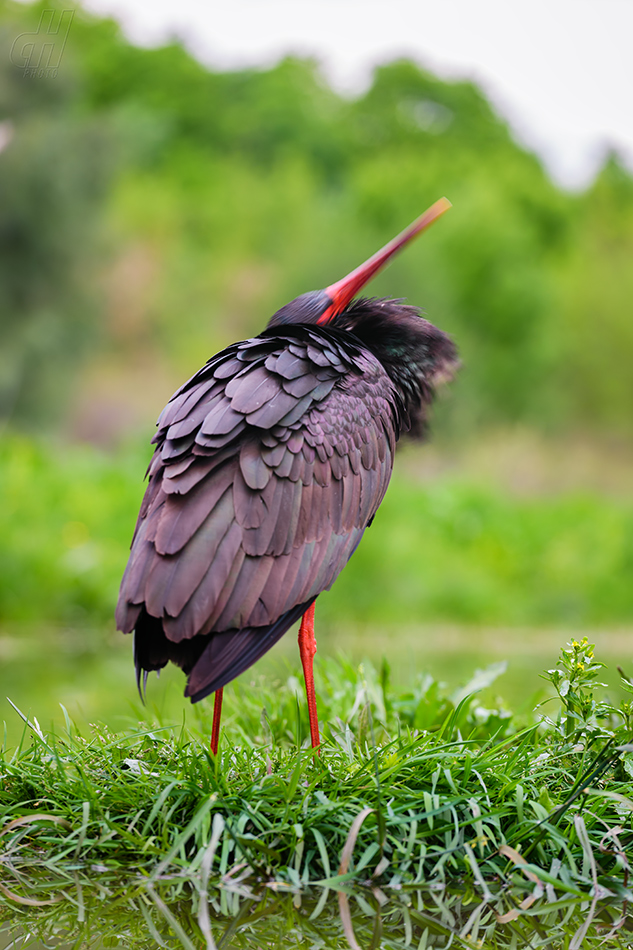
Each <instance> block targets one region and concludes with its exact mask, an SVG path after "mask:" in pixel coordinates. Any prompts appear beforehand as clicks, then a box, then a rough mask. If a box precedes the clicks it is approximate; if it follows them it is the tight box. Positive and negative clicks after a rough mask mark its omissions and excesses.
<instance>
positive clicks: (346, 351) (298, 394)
mask: <svg viewBox="0 0 633 950" xmlns="http://www.w3.org/2000/svg"><path fill="white" fill-rule="evenodd" d="M372 260H373V259H372ZM355 273H356V272H355ZM341 284H342V282H341ZM338 286H339V285H333V288H328V291H320V292H318V293H316V294H306V295H304V296H303V297H300V298H298V299H297V300H296V301H293V302H292V303H291V304H288V305H287V306H286V307H284V308H282V310H280V311H278V313H277V314H275V315H274V316H273V318H272V319H271V320H270V323H269V325H268V327H267V328H266V329H265V330H264V331H263V332H262V333H261V334H260V335H259V336H257V337H255V338H253V339H250V340H245V341H243V342H241V343H235V344H234V345H232V346H230V347H228V348H227V349H225V350H223V351H222V352H221V353H218V354H217V355H216V356H214V357H212V359H210V360H209V361H208V363H207V364H206V365H205V366H204V367H203V368H202V369H201V370H200V371H199V372H198V373H196V375H195V376H193V377H192V378H191V379H190V380H189V381H188V382H187V383H185V385H184V386H183V387H182V388H181V389H179V390H178V392H177V393H175V395H174V396H173V397H172V399H171V400H170V401H169V403H168V404H167V406H166V407H165V409H164V410H163V412H162V414H161V416H160V418H159V420H158V432H157V434H156V436H155V437H154V440H153V441H154V442H155V443H156V449H155V453H154V456H153V458H152V461H151V463H150V466H149V469H148V475H149V484H148V487H147V491H146V493H145V498H144V500H143V504H142V507H141V511H140V514H139V518H138V522H137V525H136V531H135V534H134V538H133V541H132V550H131V554H130V559H129V562H128V565H127V568H126V571H125V574H124V577H123V581H122V584H121V592H120V596H119V602H118V606H117V612H116V620H117V625H118V627H119V629H121V630H122V631H124V632H126V633H127V632H130V631H132V630H135V632H136V635H135V662H136V668H137V675H138V676H139V677H140V673H141V671H142V670H143V671H146V672H147V671H150V670H159V669H160V668H161V667H163V666H165V664H166V663H168V662H169V661H170V660H171V661H173V662H174V663H177V664H178V665H179V666H180V667H181V668H182V669H183V670H184V672H185V673H186V674H187V676H188V681H187V688H186V692H185V695H187V696H189V697H190V698H191V700H192V701H193V702H197V701H198V700H199V699H202V698H203V697H204V696H207V695H208V694H209V693H212V692H214V691H216V690H218V689H220V688H221V687H223V686H224V685H225V684H226V683H228V682H229V681H230V680H232V679H233V678H234V677H235V676H237V675H238V674H239V673H241V672H242V671H243V670H245V669H246V668H247V667H248V666H250V665H251V664H252V663H254V662H255V660H257V659H258V658H259V657H260V656H261V655H262V654H263V653H265V652H266V650H268V649H269V648H270V647H271V646H272V645H273V644H274V643H275V642H276V641H277V640H278V639H279V638H280V637H281V636H282V635H283V633H284V632H285V631H286V630H287V629H288V628H289V627H290V626H291V625H292V624H293V623H294V622H295V621H296V620H297V619H299V617H301V616H302V614H304V613H305V612H306V610H307V609H308V608H309V607H310V605H311V604H312V603H313V602H314V600H315V598H316V597H317V596H318V595H319V594H320V593H321V591H323V590H327V589H328V588H329V587H330V586H331V585H332V583H333V582H334V580H335V579H336V577H337V576H338V574H339V573H340V571H341V570H342V569H343V567H344V566H345V564H346V563H347V561H348V560H349V558H350V556H351V555H352V553H353V552H354V550H355V549H356V547H357V545H358V543H359V541H360V539H361V537H362V535H363V532H364V530H365V528H366V527H367V526H368V525H369V524H370V522H371V520H372V519H373V517H374V515H375V513H376V510H377V508H378V506H379V505H380V502H381V501H382V498H383V496H384V494H385V491H386V489H387V485H388V483H389V479H390V477H391V471H392V466H393V458H394V452H395V445H396V442H397V440H398V438H399V436H400V434H401V433H402V432H405V431H410V432H411V433H412V434H414V435H417V436H419V435H420V434H421V433H422V431H423V426H424V421H425V417H426V410H427V408H428V406H429V404H430V402H431V400H432V397H433V392H434V387H435V385H436V384H437V382H438V381H439V380H441V379H443V378H445V377H447V376H450V374H451V373H452V371H453V369H454V367H455V365H456V354H455V348H454V346H453V344H452V342H451V340H450V339H449V338H448V337H447V336H446V335H445V334H444V333H442V332H441V331H440V330H437V329H436V328H435V327H433V326H432V325H431V324H430V323H428V322H427V321H426V320H424V319H422V317H421V316H420V315H419V312H418V311H417V310H416V309H415V308H414V307H410V306H406V305H404V304H403V303H401V302H399V301H395V300H376V299H374V300H367V299H359V300H356V301H355V302H353V303H350V304H349V305H345V306H343V307H342V308H338V309H337V307H335V306H334V304H336V303H337V298H336V295H335V293H334V290H335V289H336V288H337V287H338ZM333 301H334V304H333ZM328 308H329V310H328ZM332 310H333V312H330V311H332ZM324 314H326V316H325V317H324Z"/></svg>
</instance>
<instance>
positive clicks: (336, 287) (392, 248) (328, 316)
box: [268, 198, 451, 327]
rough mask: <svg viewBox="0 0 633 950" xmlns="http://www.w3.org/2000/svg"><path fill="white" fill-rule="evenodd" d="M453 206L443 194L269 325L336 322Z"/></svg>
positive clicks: (291, 303)
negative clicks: (361, 259) (373, 250)
mask: <svg viewBox="0 0 633 950" xmlns="http://www.w3.org/2000/svg"><path fill="white" fill-rule="evenodd" d="M450 207H451V203H450V201H448V199H447V198H440V199H439V201H436V202H435V204H434V205H431V207H430V208H429V209H428V210H427V211H425V212H424V214H422V215H420V217H419V218H416V220H415V221H414V222H413V224H410V225H409V227H408V228H405V230H404V231H402V232H401V233H400V234H399V235H398V236H397V237H395V238H394V239H393V240H392V241H389V243H388V244H385V246H384V247H383V248H381V249H380V250H379V251H377V252H376V253H375V254H373V255H372V256H371V257H370V258H369V260H367V261H365V263H364V264H361V265H360V267H357V268H356V269H355V270H353V271H352V272H351V274H348V275H347V277H343V279H342V280H339V281H337V282H336V283H335V284H330V286H329V287H326V288H325V290H311V291H309V292H308V293H307V294H301V296H300V297H295V299H294V300H291V301H290V303H287V304H286V305H285V306H284V307H282V308H281V309H280V310H278V311H277V313H275V314H273V316H272V317H271V318H270V321H269V323H268V326H269V327H276V326H282V325H284V324H289V323H316V324H318V325H319V326H327V325H328V324H329V325H333V326H336V318H337V317H338V316H339V315H341V314H343V313H344V311H345V310H346V308H347V307H348V306H349V304H351V302H352V300H353V299H354V297H355V296H356V294H357V293H358V292H359V291H360V290H362V288H363V287H364V286H365V284H367V283H369V281H370V280H371V279H372V277H375V276H376V274H377V273H378V272H379V271H381V270H382V269H383V267H385V266H386V265H387V264H388V263H389V261H390V260H391V258H392V257H394V256H395V255H396V254H397V253H398V252H399V251H401V250H402V248H403V247H405V246H406V245H407V244H408V243H409V242H410V241H412V240H413V238H414V237H417V235H418V234H421V233H422V231H425V230H426V229H427V228H428V227H430V225H431V224H433V222H434V221H437V219H438V218H439V217H440V216H441V215H442V214H444V212H445V211H448V209H449V208H450Z"/></svg>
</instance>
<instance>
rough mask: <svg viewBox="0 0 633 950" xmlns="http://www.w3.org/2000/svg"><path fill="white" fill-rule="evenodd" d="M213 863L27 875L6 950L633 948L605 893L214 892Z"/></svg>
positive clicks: (623, 912) (241, 879) (231, 882)
mask: <svg viewBox="0 0 633 950" xmlns="http://www.w3.org/2000/svg"><path fill="white" fill-rule="evenodd" d="M206 863H207V868H205V867H204V864H205V862H204V861H203V866H201V867H199V868H198V869H197V871H196V872H195V873H189V874H183V875H165V876H163V875H159V876H158V877H155V876H154V875H151V876H150V877H147V876H146V875H143V876H141V875H138V874H137V875H129V876H122V875H120V874H117V873H113V871H112V869H106V868H105V867H100V866H99V865H94V866H93V867H92V868H91V869H90V874H89V876H87V875H86V869H85V868H81V869H80V868H74V869H73V867H72V865H68V868H67V874H66V876H65V877H63V878H60V877H59V876H58V875H55V876H54V877H53V876H51V877H47V876H46V875H45V874H42V873H38V874H37V875H34V876H33V877H29V875H28V874H24V872H23V871H22V872H21V873H20V874H19V881H18V882H16V884H15V885H14V888H15V889H14V890H12V889H11V888H10V887H8V886H7V885H6V884H0V891H1V894H2V896H1V898H0V921H2V933H1V934H0V950H9V948H11V950H18V948H22V947H27V946H28V947H32V948H40V947H42V948H43V947H47V948H49V947H52V946H54V947H56V948H58V950H66V948H68V950H70V948H71V947H72V948H73V950H78V948H80V947H86V948H88V947H89V948H94V950H101V948H106V947H114V946H122V947H126V948H130V950H137V948H138V950H141V948H142V950H146V948H149V947H155V946H159V947H167V948H170V950H171V948H175V950H180V948H184V950H200V948H203V950H226V948H229V947H231V948H240V950H263V948H271V950H272V948H277V947H282V946H284V947H285V946H296V947H310V948H314V950H320V948H328V950H329V948H333V950H337V948H342V950H350V948H351V950H361V948H362V950H369V948H372V950H378V948H385V950H387V948H389V950H390V948H394V950H395V948H404V947H411V948H416V950H425V948H432V947H433V948H443V950H448V948H449V947H469V948H473V947H481V948H489V947H490V948H498V950H505V948H507V950H515V948H524V947H539V948H541V947H551V948H557V950H558V948H560V947H562V946H565V947H568V948H569V950H579V948H583V950H584V948H591V947H598V946H602V945H604V944H605V943H607V944H609V945H611V946H613V945H617V946H620V947H632V946H633V917H631V916H628V915H627V904H626V899H624V901H623V900H622V899H621V898H620V899H619V898H618V897H617V895H615V894H614V893H613V892H609V891H607V890H606V889H604V888H601V887H600V885H599V884H597V886H596V888H595V889H594V892H593V894H590V895H584V896H583V897H582V898H580V897H578V896H577V895H573V894H571V893H570V892H569V891H565V890H564V889H558V890H555V889H554V888H553V887H551V886H548V887H544V886H543V885H542V884H541V883H540V882H537V883H536V884H534V882H530V881H527V880H526V885H529V886H527V887H526V888H525V889H524V890H523V893H518V892H517V893H516V894H509V893H508V889H507V887H502V886H500V885H498V886H496V887H495V886H494V885H490V886H489V885H485V886H484V887H482V888H479V889H478V890H479V893H476V892H474V891H473V890H472V889H471V888H468V889H461V890H460V889H459V888H455V887H453V886H451V887H449V886H447V885H446V884H444V883H443V882H440V881H438V882H435V883H434V884H431V885H428V886H426V887H423V888H420V887H407V886H405V885H401V884H399V883H398V882H397V881H394V880H393V879H392V881H391V883H390V884H388V885H387V884H384V883H382V884H381V885H380V886H379V885H378V884H376V883H372V882H371V881H368V882H366V883H365V884H364V885H363V886H358V885H353V886H350V885H347V884H345V882H340V883H337V884H334V885H333V886H329V887H322V888H319V887H314V886H313V887H309V888H302V887H301V886H296V885H295V884H291V883H284V882H280V881H275V882H268V883H262V882H260V881H255V880H253V872H252V870H251V869H249V868H248V867H246V866H245V865H242V866H241V867H240V866H239V865H237V866H235V867H233V868H232V869H231V870H230V872H228V873H227V874H225V875H224V877H223V879H221V880H214V881H211V880H209V873H208V868H209V867H210V865H211V862H210V861H207V862H206ZM5 880H6V877H5ZM509 900H510V903H512V904H514V909H513V910H511V911H509V912H508V911H507V907H508V903H509ZM502 911H503V912H504V913H502Z"/></svg>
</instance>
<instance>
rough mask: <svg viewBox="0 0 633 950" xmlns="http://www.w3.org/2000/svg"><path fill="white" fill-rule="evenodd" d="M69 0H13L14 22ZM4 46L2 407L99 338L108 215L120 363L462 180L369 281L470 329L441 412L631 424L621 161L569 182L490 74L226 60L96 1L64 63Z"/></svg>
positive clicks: (276, 292)
mask: <svg viewBox="0 0 633 950" xmlns="http://www.w3.org/2000/svg"><path fill="white" fill-rule="evenodd" d="M53 7H54V8H55V9H58V10H61V9H62V5H61V3H59V2H57V0H56V3H52V2H47V3H46V4H44V3H42V2H40V3H37V4H35V5H33V6H26V5H24V6H23V5H16V4H10V3H8V2H6V0H4V2H2V0H0V22H4V24H5V26H4V31H5V37H6V43H10V42H11V41H12V39H13V38H14V37H15V36H16V35H17V33H18V32H19V31H20V30H21V29H26V28H28V25H31V27H32V25H33V24H36V23H37V20H38V18H39V16H40V14H41V12H42V11H43V10H44V9H51V8H53ZM2 63H3V67H2V70H3V71H2V75H1V78H0V84H1V86H0V110H1V112H0V120H4V123H5V124H4V125H2V126H0V130H4V133H3V134H4V138H3V137H2V132H0V143H1V142H2V141H4V142H5V147H4V149H3V151H2V152H1V153H0V200H1V202H2V203H1V206H0V245H1V246H0V250H1V251H2V255H3V263H0V304H1V305H2V312H3V317H2V321H3V322H2V327H1V328H0V334H1V341H2V354H3V355H2V357H0V401H1V405H2V408H1V409H0V411H1V412H2V413H3V414H4V415H7V414H8V413H9V412H15V413H17V415H18V418H22V419H26V418H30V419H35V418H36V417H37V416H38V415H39V416H41V415H43V414H45V413H47V412H49V411H50V409H51V407H52V406H54V404H55V402H58V399H57V398H56V397H57V395H58V394H59V392H60V390H61V388H62V387H61V384H60V381H61V379H62V377H63V378H64V379H67V378H69V374H68V370H69V368H70V367H72V366H77V365H78V357H79V356H80V355H81V353H83V352H86V350H85V347H86V344H87V342H88V340H89V339H90V336H91V334H92V335H93V339H94V338H95V336H94V334H95V329H96V321H95V315H96V313H97V311H96V309H95V306H94V286H95V283H96V273H97V272H99V273H101V272H103V270H104V266H103V263H102V262H101V261H99V259H98V257H99V252H100V251H101V253H102V252H103V247H102V246H101V247H100V246H99V245H98V244H97V243H96V242H95V237H96V236H97V234H98V233H100V232H99V229H104V230H105V231H106V232H107V235H108V242H109V243H108V253H109V254H110V255H111V258H112V260H111V263H109V264H108V265H107V268H105V269H106V270H107V272H108V280H109V283H110V284H113V285H116V286H115V291H114V292H113V293H111V294H110V295H109V297H108V298H107V300H106V301H105V308H104V310H105V312H104V320H103V322H102V330H103V336H102V341H101V342H102V346H101V350H102V353H103V354H104V355H107V354H108V353H109V354H110V356H109V358H110V359H111V363H112V365H115V364H116V367H117V372H119V374H120V376H121V378H123V377H124V376H125V374H128V376H131V375H132V374H133V373H134V372H137V370H138V367H137V363H136V362H135V360H136V359H137V353H138V351H139V349H140V350H142V351H143V352H145V353H148V354H149V355H150V357H151V358H150V359H149V360H148V363H152V362H153V361H154V362H156V363H157V362H158V361H159V360H162V361H163V362H162V365H163V366H169V367H171V368H172V369H173V371H174V376H180V375H183V374H185V373H187V372H192V371H194V370H195V369H196V368H197V367H198V365H199V364H200V362H201V361H202V360H203V359H205V358H206V357H208V356H209V355H210V354H211V353H212V352H213V351H214V350H215V349H216V348H218V347H219V346H222V345H224V344H226V343H228V342H230V341H231V340H233V339H235V338H236V337H238V336H246V335H248V334H251V333H254V332H258V331H259V329H261V327H262V326H263V325H264V324H265V322H266V320H267V318H268V317H269V315H270V313H271V312H272V311H273V310H274V309H276V308H277V307H278V306H280V305H281V304H283V303H285V302H286V301H287V300H288V299H290V298H291V297H293V296H295V295H296V294H298V293H301V292H303V291H305V290H307V289H309V288H315V287H322V286H324V285H326V284H327V283H328V282H330V281H331V280H334V279H336V277H337V276H340V275H341V274H343V273H345V272H346V271H347V270H349V269H350V268H351V267H353V266H354V265H355V264H356V263H358V261H360V260H362V259H364V258H365V257H366V256H367V255H368V254H370V253H371V252H372V251H373V250H375V249H376V247H378V246H379V245H380V244H381V243H383V242H384V241H386V240H388V239H389V238H390V237H392V236H393V234H394V233H395V232H396V231H398V230H399V229H400V228H402V227H403V226H404V225H406V224H407V223H408V222H409V221H410V220H411V219H412V218H413V217H414V215H415V214H417V213H418V212H419V211H420V210H421V209H422V208H424V207H426V206H427V205H428V204H430V203H431V202H432V201H433V200H435V198H437V197H438V196H439V195H441V194H446V195H447V196H448V197H449V198H450V199H451V200H452V201H453V204H454V209H453V211H452V212H451V215H450V216H448V217H447V219H446V220H445V221H443V222H442V225H441V227H440V228H438V229H437V231H434V232H433V235H432V237H430V238H429V239H428V240H426V241H424V242H420V244H419V245H417V246H416V248H415V251H412V252H411V254H409V255H406V256H404V257H403V258H401V259H399V260H398V261H397V262H395V263H394V266H393V268H392V269H390V271H389V272H387V273H385V274H383V275H381V276H380V278H379V279H378V280H377V281H376V282H375V284H374V285H372V292H374V293H377V294H391V295H398V296H400V295H404V296H406V297H407V298H408V299H410V300H411V301H412V302H415V303H418V304H420V305H422V306H423V307H425V308H426V310H427V311H428V315H429V317H430V318H431V319H432V320H434V321H435V322H437V323H438V324H440V325H441V326H443V327H444V328H445V329H448V330H449V331H450V332H452V333H453V334H454V335H455V337H456V338H457V340H458V342H459V345H460V350H461V353H462V357H463V361H464V371H463V373H461V374H460V378H459V380H458V382H457V384H456V387H455V388H454V390H453V399H452V405H451V409H450V416H451V418H450V420H446V424H443V428H450V427H451V426H452V431H453V432H455V433H456V432H460V433H461V432H463V431H465V430H468V431H473V432H475V433H476V432H478V431H480V430H481V429H483V428H485V427H489V426H491V425H495V426H497V425H500V424H501V425H504V424H513V423H515V422H517V421H519V422H522V423H527V424H529V425H532V426H535V427H538V428H540V429H541V430H543V431H548V430H552V429H554V428H556V427H558V428H560V427H561V426H565V427H568V428H569V427H575V428H584V429H589V430H596V429H597V428H600V429H601V430H605V429H606V430H607V431H608V430H609V429H610V428H614V429H617V430H618V431H621V430H622V429H626V430H629V431H630V428H631V424H632V423H631V415H630V411H629V407H630V404H631V395H632V393H631V383H630V379H631V374H630V370H629V362H630V352H631V343H632V340H631V336H630V334H631V329H630V328H631V321H630V318H629V312H630V305H629V303H628V301H629V299H630V296H631V289H632V288H631V281H630V267H629V260H630V255H631V250H632V244H633V213H632V212H631V203H632V201H633V199H632V198H631V193H632V191H633V179H632V178H631V175H630V174H629V172H627V171H626V170H625V169H624V168H623V166H622V165H621V164H619V163H618V162H617V161H616V160H614V159H611V160H610V161H609V162H607V164H606V166H605V168H604V170H603V172H602V174H601V175H600V176H599V178H598V179H597V181H596V182H595V184H594V186H593V187H592V188H590V189H589V190H588V191H587V192H586V193H585V194H583V195H570V194H567V193H565V192H563V191H561V190H560V189H558V188H557V187H556V186H555V185H554V184H553V183H552V182H551V181H550V180H549V178H548V177H547V175H546V173H545V172H544V170H543V168H542V166H541V165H540V163H539V161H538V160H537V158H536V157H535V156H534V155H532V154H530V153H529V152H527V151H526V150H525V149H524V148H522V147H521V146H520V145H519V144H518V143H517V142H516V141H515V140H514V139H513V137H512V135H511V133H510V130H509V128H508V126H507V124H506V123H505V122H504V121H502V120H501V119H500V117H499V116H498V115H497V114H496V113H495V111H494V109H493V108H492V106H491V105H490V103H489V102H488V100H487V99H486V97H485V95H484V94H483V92H482V91H481V90H480V89H478V88H477V86H475V85H474V84H473V83H469V82H445V81H443V80H440V79H439V78H437V77H435V76H433V75H432V74H430V73H429V72H427V71H425V70H424V69H421V68H420V67H419V66H418V65H416V64H413V63H411V62H407V61H398V62H394V63H391V64H389V65H386V66H382V67H380V68H379V69H377V70H376V72H375V75H374V78H373V82H372V84H371V87H370V88H369V89H368V90H367V92H366V93H365V94H364V95H362V96H360V97H358V98H357V99H355V100H350V99H345V98H344V97H341V96H339V95H337V94H336V93H335V92H334V91H333V90H331V89H330V88H329V87H328V86H327V84H326V83H325V82H324V80H323V78H322V76H321V74H320V72H319V69H318V66H317V65H316V64H315V63H314V62H312V61H310V60H307V61H302V60H298V59H295V58H291V57H289V58H286V59H284V60H282V61H281V62H279V63H278V64H277V65H276V66H274V67H272V68H269V69H247V70H240V71H235V72H224V73H214V72H212V71H210V70H208V69H206V68H205V67H204V66H203V65H202V64H200V63H199V62H197V61H196V60H195V59H194V58H193V57H192V56H190V55H189V53H188V52H187V51H186V50H185V49H184V48H183V46H182V45H181V44H180V43H178V42H175V41H174V42H171V43H169V44H168V45H166V46H164V47H162V48H159V49H140V48H136V47H134V46H133V45H131V44H130V43H128V42H127V40H126V39H125V38H124V36H123V34H122V31H121V29H120V27H119V26H118V25H117V24H116V23H115V21H113V20H109V19H97V18H95V17H92V16H90V15H88V14H87V13H86V12H85V11H82V10H81V9H80V8H77V10H76V12H75V18H74V20H73V24H72V29H71V31H70V34H69V38H68V46H67V51H66V52H65V54H64V68H63V70H60V71H59V75H58V76H57V77H56V79H55V80H52V81H46V80H39V79H38V80H33V81H31V82H25V79H24V76H21V75H18V74H17V73H16V70H15V69H14V68H12V67H11V66H10V63H9V58H8V56H6V55H3V59H2ZM7 123H8V124H7ZM113 158H115V159H116V160H115V161H113ZM112 169H114V175H112V176H111V177H110V178H108V174H109V173H110V172H111V171H112ZM105 185H107V187H105ZM139 269H140V271H142V272H143V274H145V275H146V277H145V278H144V279H141V278H142V276H143V275H142V274H140V276H139ZM147 275H151V279H149V278H147ZM143 280H144V282H143ZM126 281H128V283H129V287H128V286H127V285H126V286H123V284H125V282H126ZM135 282H136V283H135ZM106 283H108V281H106ZM141 285H142V287H141ZM135 287H137V289H138V287H141V290H142V292H140V291H139V292H138V293H137V297H136V298H135V301H134V308H133V309H134V312H135V313H136V314H137V317H138V319H137V318H136V317H135V322H134V326H135V327H136V328H137V330H138V332H136V331H135V332H125V333H123V332H121V326H122V323H123V322H124V319H123V318H124V314H125V312H126V310H125V306H123V307H122V305H121V300H122V299H125V298H126V294H127V293H128V290H130V288H131V290H130V292H132V291H134V288H135ZM134 292H136V291H134ZM91 300H92V302H91ZM116 308H118V309H119V310H120V311H121V313H115V312H114V309H116ZM112 378H114V377H112ZM52 395H55V398H52Z"/></svg>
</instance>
